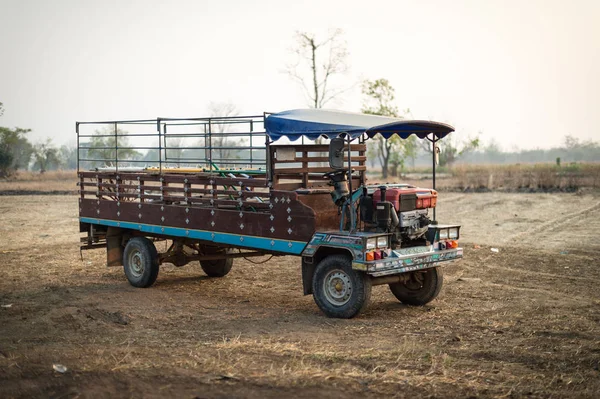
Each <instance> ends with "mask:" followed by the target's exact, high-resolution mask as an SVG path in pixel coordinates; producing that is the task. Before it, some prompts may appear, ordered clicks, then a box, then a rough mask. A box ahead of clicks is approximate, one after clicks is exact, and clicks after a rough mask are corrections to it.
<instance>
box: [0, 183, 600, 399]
mask: <svg viewBox="0 0 600 399" xmlns="http://www.w3.org/2000/svg"><path fill="white" fill-rule="evenodd" d="M61 184H62V183H61ZM64 184H68V186H69V187H71V189H72V187H73V186H74V184H75V183H74V182H73V180H71V181H69V182H65V183H64ZM12 189H13V188H10V187H9V188H7V186H6V183H2V184H0V190H4V191H6V190H12ZM599 215H600V197H599V196H597V195H594V194H585V195H581V194H566V193H559V194H514V193H481V194H464V193H441V194H440V205H439V207H438V219H439V220H441V221H444V222H458V223H461V224H462V225H463V229H462V231H461V233H462V239H461V242H462V246H463V247H464V248H465V249H466V252H465V259H464V261H463V262H461V263H457V264H454V265H450V266H448V267H447V268H446V269H445V283H444V288H443V289H442V294H441V295H440V297H439V298H438V299H437V300H435V301H434V302H432V303H431V304H430V305H428V306H425V307H410V306H405V305H402V304H400V303H399V302H397V300H396V299H395V298H394V297H393V295H392V294H391V293H390V292H389V290H388V289H387V287H385V286H380V287H374V289H373V298H372V303H371V305H370V307H369V308H368V309H367V310H366V311H365V312H363V313H362V314H361V315H360V316H359V317H358V318H355V319H352V320H337V319H328V318H326V317H324V316H323V315H322V314H321V313H320V311H319V310H318V308H317V306H316V305H315V304H314V302H313V300H312V297H310V296H306V297H305V296H303V295H302V288H301V277H300V262H299V259H298V258H294V257H281V258H274V259H272V260H271V261H270V262H267V263H265V264H262V265H255V264H252V263H250V262H247V261H245V260H236V261H235V263H234V268H233V270H232V272H231V273H230V274H229V275H228V276H226V277H225V278H221V279H218V278H215V279H211V278H207V277H206V276H204V275H203V273H202V271H201V269H200V267H199V266H198V265H188V266H186V267H183V268H176V267H174V266H171V265H164V266H163V267H162V268H161V272H160V274H159V277H158V281H157V283H156V284H155V285H154V286H153V287H151V288H148V289H136V288H133V287H131V286H130V285H129V284H128V283H127V281H126V279H125V276H124V274H123V270H122V269H121V268H106V267H105V266H104V257H105V254H104V252H103V250H94V251H88V252H85V253H83V259H81V257H80V252H79V247H78V245H79V234H78V222H77V197H76V196H73V195H39V196H31V195H12V196H0V267H1V270H2V278H1V279H0V306H1V307H0V396H1V397H6V398H10V397H27V398H29V397H56V398H59V397H60V398H78V397H93V398H97V397H189V398H196V397H197V398H215V397H216V398H221V397H222V398H226V397H227V398H229V397H244V398H246V397H247V398H263V397H267V398H268V397H271V398H280V397H292V396H293V397H298V398H302V397H311V398H312V397H331V398H341V397H378V396H391V397H407V398H408V397H410V398H425V397H440V398H441V397H458V398H466V397H495V398H512V397H538V398H550V397H557V398H559V397H569V398H572V397H582V398H594V397H598V395H599V394H600V290H599V289H598V287H597V286H596V284H599V285H600V255H599V253H600V239H598V238H597V237H595V234H596V232H599V231H600V218H599V217H598V216H599ZM159 245H160V246H162V245H164V243H163V244H159ZM160 246H159V249H160ZM491 248H497V249H498V252H493V251H491ZM254 260H256V258H254ZM53 364H61V365H64V366H66V367H67V371H66V372H65V373H58V372H56V371H54V370H53Z"/></svg>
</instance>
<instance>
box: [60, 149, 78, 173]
mask: <svg viewBox="0 0 600 399" xmlns="http://www.w3.org/2000/svg"><path fill="white" fill-rule="evenodd" d="M58 153H59V158H60V167H61V168H64V169H77V147H75V146H73V145H62V146H61V147H60V149H59V150H58Z"/></svg>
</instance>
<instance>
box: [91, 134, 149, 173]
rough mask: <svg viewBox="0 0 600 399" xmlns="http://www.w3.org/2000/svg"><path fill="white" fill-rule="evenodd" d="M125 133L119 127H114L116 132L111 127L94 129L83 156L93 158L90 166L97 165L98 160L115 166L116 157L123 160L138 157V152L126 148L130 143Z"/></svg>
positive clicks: (120, 160) (139, 155)
mask: <svg viewBox="0 0 600 399" xmlns="http://www.w3.org/2000/svg"><path fill="white" fill-rule="evenodd" d="M127 134H128V132H126V131H125V130H123V129H121V128H117V129H116V134H115V129H114V128H111V127H105V128H103V129H100V130H96V131H95V132H94V135H93V136H92V138H91V140H90V143H89V147H88V150H87V156H85V157H84V158H87V159H94V161H92V166H97V164H98V161H100V162H102V164H103V165H105V166H116V161H117V159H118V161H119V162H123V161H127V160H134V159H138V158H140V157H141V155H142V154H141V153H140V152H138V151H136V150H134V149H132V148H128V147H130V144H129V138H128V137H127Z"/></svg>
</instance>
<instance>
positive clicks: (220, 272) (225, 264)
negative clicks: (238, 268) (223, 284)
mask: <svg viewBox="0 0 600 399" xmlns="http://www.w3.org/2000/svg"><path fill="white" fill-rule="evenodd" d="M203 252H204V254H205V255H217V254H224V255H226V254H228V253H230V252H231V249H225V248H212V247H205V248H204V249H203ZM200 267H201V268H202V270H204V273H206V275H207V276H208V277H225V276H226V275H227V274H228V273H229V272H230V271H231V268H232V267H233V258H223V259H213V260H201V261H200Z"/></svg>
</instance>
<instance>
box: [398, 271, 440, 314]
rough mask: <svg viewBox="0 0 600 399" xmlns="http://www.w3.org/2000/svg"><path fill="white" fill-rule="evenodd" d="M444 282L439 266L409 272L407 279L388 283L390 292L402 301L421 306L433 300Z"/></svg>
mask: <svg viewBox="0 0 600 399" xmlns="http://www.w3.org/2000/svg"><path fill="white" fill-rule="evenodd" d="M443 282H444V273H443V272H442V268H441V267H434V268H432V269H427V270H423V271H418V272H411V273H410V276H409V279H408V281H406V282H404V283H394V284H390V290H391V291H392V294H394V296H395V297H396V298H397V299H398V300H399V301H400V302H402V303H405V304H407V305H414V306H423V305H425V304H428V303H429V302H431V301H433V300H434V299H435V298H436V297H437V296H438V294H439V293H440V290H441V289H442V284H443Z"/></svg>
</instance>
